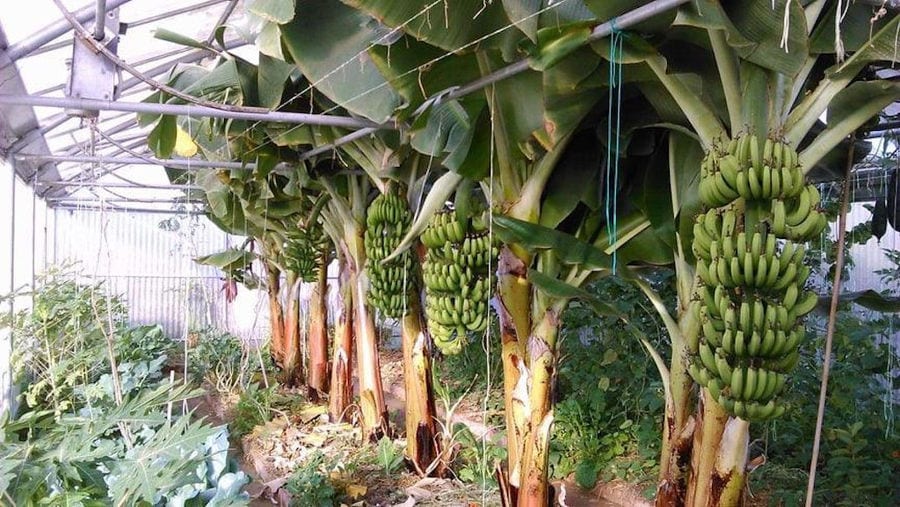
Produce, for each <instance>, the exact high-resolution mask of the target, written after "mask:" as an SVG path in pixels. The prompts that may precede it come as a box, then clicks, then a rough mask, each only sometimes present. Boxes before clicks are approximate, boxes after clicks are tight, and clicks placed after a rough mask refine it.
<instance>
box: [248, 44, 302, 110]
mask: <svg viewBox="0 0 900 507" xmlns="http://www.w3.org/2000/svg"><path fill="white" fill-rule="evenodd" d="M293 71H294V66H293V65H291V64H289V63H287V62H285V61H284V60H279V59H277V58H272V57H271V56H267V55H265V54H263V53H260V55H259V73H258V77H257V79H258V81H257V89H258V95H259V105H260V106H262V107H265V108H269V109H275V108H276V107H278V106H279V105H281V96H282V95H283V94H284V87H285V83H286V81H287V78H288V76H290V75H291V72H293Z"/></svg>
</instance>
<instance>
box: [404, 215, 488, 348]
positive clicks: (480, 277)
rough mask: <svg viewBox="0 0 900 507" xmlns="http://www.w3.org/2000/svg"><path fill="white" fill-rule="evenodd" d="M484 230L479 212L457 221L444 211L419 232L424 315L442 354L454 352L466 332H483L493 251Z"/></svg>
mask: <svg viewBox="0 0 900 507" xmlns="http://www.w3.org/2000/svg"><path fill="white" fill-rule="evenodd" d="M486 227H487V220H486V218H485V215H484V213H482V214H479V215H475V216H473V217H460V216H459V215H458V214H457V213H455V212H453V211H448V210H444V211H441V212H439V213H437V214H435V216H434V217H432V219H431V222H430V223H429V224H428V227H427V228H426V229H425V231H424V232H423V233H422V244H424V245H425V247H426V253H425V259H424V262H423V264H422V280H423V282H424V283H425V316H426V317H427V320H428V329H429V331H430V333H431V337H432V339H433V341H434V343H435V345H436V346H437V347H438V348H439V349H440V350H441V351H442V352H443V353H444V354H456V353H458V352H459V351H461V350H462V347H463V346H464V345H465V343H466V342H467V340H468V335H469V333H477V332H481V331H484V330H485V328H486V327H487V325H488V321H489V313H488V310H489V308H488V301H489V299H490V298H491V276H492V273H491V271H492V269H493V267H494V265H495V263H496V258H497V249H496V248H495V247H494V246H493V245H492V244H491V238H490V236H489V235H488V233H487V231H486Z"/></svg>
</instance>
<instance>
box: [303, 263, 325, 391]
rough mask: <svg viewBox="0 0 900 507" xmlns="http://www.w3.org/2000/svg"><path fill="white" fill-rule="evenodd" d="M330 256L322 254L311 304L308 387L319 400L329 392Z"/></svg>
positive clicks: (308, 340) (308, 343) (308, 342)
mask: <svg viewBox="0 0 900 507" xmlns="http://www.w3.org/2000/svg"><path fill="white" fill-rule="evenodd" d="M328 261H329V256H328V254H322V260H321V265H320V266H319V277H318V279H317V280H316V286H315V289H313V293H312V297H311V299H310V302H309V334H308V337H307V351H308V354H309V371H308V372H307V382H306V384H307V387H308V391H309V395H310V399H312V400H314V401H315V400H318V399H319V396H320V395H321V394H322V393H325V392H326V391H327V390H328V325H327V324H328V307H327V304H326V296H327V293H328Z"/></svg>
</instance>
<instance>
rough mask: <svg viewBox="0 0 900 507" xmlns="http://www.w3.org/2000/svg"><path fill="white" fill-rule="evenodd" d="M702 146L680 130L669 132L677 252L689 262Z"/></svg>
mask: <svg viewBox="0 0 900 507" xmlns="http://www.w3.org/2000/svg"><path fill="white" fill-rule="evenodd" d="M704 156H705V155H704V153H703V147H702V146H701V145H700V143H698V142H697V141H696V140H695V139H694V138H692V137H690V136H687V135H685V134H683V133H680V132H669V178H670V182H671V181H672V180H674V185H673V186H672V193H673V195H672V200H673V209H674V210H675V212H676V213H677V215H676V216H677V220H678V233H679V239H680V240H681V244H682V245H683V247H684V248H682V251H681V253H682V254H683V255H684V256H685V258H686V259H688V261H689V262H693V251H692V250H691V249H690V248H689V246H690V244H691V243H692V241H693V237H694V216H696V215H697V214H698V213H699V212H700V211H701V209H702V204H701V203H700V197H699V195H698V192H697V186H698V184H699V182H700V162H701V161H702V160H703V157H704Z"/></svg>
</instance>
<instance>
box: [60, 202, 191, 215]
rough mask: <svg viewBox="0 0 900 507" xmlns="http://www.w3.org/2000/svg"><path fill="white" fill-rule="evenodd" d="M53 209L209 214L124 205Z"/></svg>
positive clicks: (66, 206)
mask: <svg viewBox="0 0 900 507" xmlns="http://www.w3.org/2000/svg"><path fill="white" fill-rule="evenodd" d="M52 209H53V210H54V211H55V210H62V211H92V212H93V211H121V212H125V213H150V214H154V213H158V214H163V215H207V212H206V211H203V210H199V211H198V210H174V209H152V208H129V207H122V206H110V207H102V206H68V205H64V204H63V205H57V206H52Z"/></svg>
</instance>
